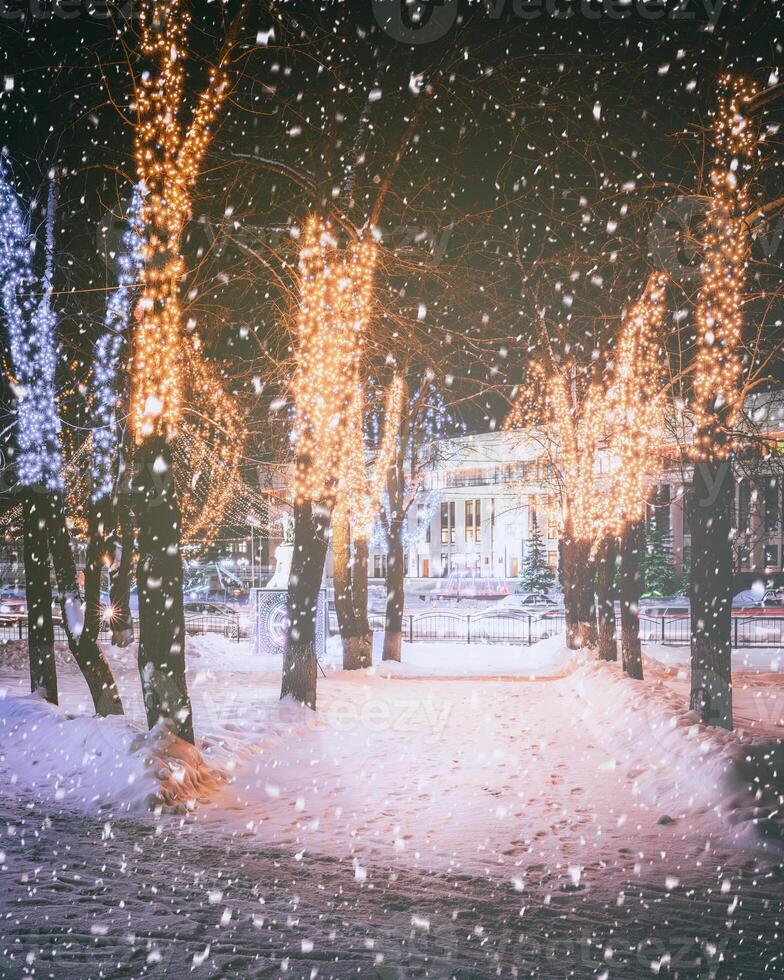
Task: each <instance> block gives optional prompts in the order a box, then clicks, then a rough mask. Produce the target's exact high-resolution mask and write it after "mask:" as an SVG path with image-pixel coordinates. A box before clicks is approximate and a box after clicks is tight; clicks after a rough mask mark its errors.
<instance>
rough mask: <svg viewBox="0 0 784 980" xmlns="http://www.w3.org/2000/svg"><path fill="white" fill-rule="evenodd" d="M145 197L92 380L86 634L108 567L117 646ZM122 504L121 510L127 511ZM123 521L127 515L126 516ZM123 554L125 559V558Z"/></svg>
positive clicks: (124, 633)
mask: <svg viewBox="0 0 784 980" xmlns="http://www.w3.org/2000/svg"><path fill="white" fill-rule="evenodd" d="M141 209H142V193H141V188H140V187H139V186H138V185H137V186H136V187H134V189H133V193H132V197H131V203H130V207H129V209H128V216H127V226H126V228H125V230H124V232H123V234H122V240H121V245H122V249H121V251H120V253H119V255H118V256H117V265H118V274H117V286H116V288H114V289H111V290H110V291H109V294H108V299H107V302H106V312H105V315H104V322H103V325H102V329H101V333H100V335H99V337H98V341H97V343H96V345H95V355H94V359H93V369H92V377H91V379H90V388H89V393H90V409H91V418H92V422H93V427H92V433H91V445H90V488H89V505H88V510H87V555H86V561H85V570H84V595H85V617H84V618H85V627H84V628H85V634H86V635H87V636H91V637H92V638H93V639H94V640H97V638H98V631H99V628H100V625H101V618H102V608H101V569H102V567H103V565H104V563H107V564H108V566H109V577H110V583H111V604H110V611H109V625H110V627H111V630H112V640H113V642H114V643H115V644H116V645H119V646H127V645H128V644H129V643H130V642H131V641H132V640H133V619H132V617H131V611H130V592H129V588H128V587H127V586H129V585H130V552H131V551H132V537H133V534H132V532H129V533H127V534H126V535H124V536H119V535H118V534H117V533H116V531H117V526H116V525H117V523H118V516H117V507H116V504H117V502H118V496H119V492H120V477H121V472H120V470H121V462H120V426H119V420H118V412H119V410H120V408H121V404H122V402H121V396H120V392H121V388H122V387H123V385H122V381H123V380H124V372H123V371H122V368H121V363H122V354H123V352H124V351H125V350H127V349H128V347H129V339H130V336H129V335H130V324H131V318H132V316H133V310H134V307H135V304H136V300H137V298H138V285H139V279H140V277H141V269H142V247H143V238H142V227H141ZM126 509H127V506H126V505H125V504H124V503H123V504H122V505H121V506H120V510H121V511H122V510H126ZM123 519H125V518H124V515H123ZM124 552H125V553H124Z"/></svg>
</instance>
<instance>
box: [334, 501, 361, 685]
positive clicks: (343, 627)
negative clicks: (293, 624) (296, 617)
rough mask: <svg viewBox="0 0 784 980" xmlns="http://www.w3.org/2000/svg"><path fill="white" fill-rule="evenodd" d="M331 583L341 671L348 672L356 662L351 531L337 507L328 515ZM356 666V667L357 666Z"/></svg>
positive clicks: (346, 513)
mask: <svg viewBox="0 0 784 980" xmlns="http://www.w3.org/2000/svg"><path fill="white" fill-rule="evenodd" d="M332 563H333V569H332V582H333V585H334V587H335V612H336V613H337V617H338V629H339V631H340V641H341V644H342V646H343V669H344V670H352V669H353V667H354V665H355V663H356V660H357V659H358V648H359V630H358V627H357V622H356V617H355V615H354V601H353V597H352V577H351V532H350V530H349V521H348V512H347V510H346V508H345V507H337V508H336V509H335V512H334V513H333V515H332ZM357 666H358V665H357Z"/></svg>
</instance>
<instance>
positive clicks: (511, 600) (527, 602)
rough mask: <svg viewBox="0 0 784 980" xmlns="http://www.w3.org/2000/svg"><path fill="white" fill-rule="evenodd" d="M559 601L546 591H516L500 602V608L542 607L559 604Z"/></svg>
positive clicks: (531, 608)
mask: <svg viewBox="0 0 784 980" xmlns="http://www.w3.org/2000/svg"><path fill="white" fill-rule="evenodd" d="M557 605H558V603H557V602H556V600H555V599H553V598H552V597H551V596H549V595H546V594H545V593H544V592H516V593H514V595H508V596H506V597H505V598H504V599H501V600H500V602H499V603H498V608H499V609H530V610H534V609H542V608H547V607H551V608H552V607H553V606H557Z"/></svg>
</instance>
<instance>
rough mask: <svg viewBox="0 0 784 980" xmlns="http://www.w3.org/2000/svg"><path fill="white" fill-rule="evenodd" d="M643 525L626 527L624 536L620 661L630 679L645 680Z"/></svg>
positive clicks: (622, 545)
mask: <svg viewBox="0 0 784 980" xmlns="http://www.w3.org/2000/svg"><path fill="white" fill-rule="evenodd" d="M641 548H642V523H641V522H640V521H635V522H634V523H631V524H627V525H626V526H625V527H624V529H623V534H622V535H621V660H622V664H623V671H624V673H625V674H628V675H629V677H633V678H635V679H636V680H640V681H641V680H642V679H643V676H642V647H641V646H640V592H641V590H642V581H641V575H640V551H641Z"/></svg>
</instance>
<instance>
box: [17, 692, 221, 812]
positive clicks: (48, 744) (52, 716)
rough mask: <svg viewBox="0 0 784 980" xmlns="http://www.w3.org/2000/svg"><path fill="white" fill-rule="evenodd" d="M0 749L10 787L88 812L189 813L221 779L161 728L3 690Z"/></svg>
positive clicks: (193, 750)
mask: <svg viewBox="0 0 784 980" xmlns="http://www.w3.org/2000/svg"><path fill="white" fill-rule="evenodd" d="M0 744H2V756H1V758H2V760H3V762H4V763H5V765H6V766H8V767H9V769H10V778H9V782H10V784H11V786H17V785H18V786H20V787H21V788H22V789H23V790H26V791H28V792H32V793H34V794H35V795H36V796H41V797H43V798H45V799H47V798H48V799H51V800H53V801H55V802H63V803H64V804H65V805H66V806H71V807H74V808H76V809H81V810H87V811H88V812H90V813H100V812H101V811H110V812H118V811H119V812H130V811H140V810H145V809H146V810H149V809H154V808H156V807H162V806H167V807H174V808H176V809H177V810H180V811H182V812H185V808H186V806H190V805H193V803H194V802H196V801H197V800H199V799H202V800H204V801H206V799H207V796H208V794H209V793H211V792H214V790H215V788H216V786H217V780H218V778H219V777H218V775H217V774H216V773H214V772H212V771H211V770H210V769H209V767H208V766H207V765H206V764H205V762H204V760H203V759H202V757H201V755H200V754H199V752H198V751H197V750H196V749H195V748H194V747H193V746H192V745H189V744H188V743H187V742H183V741H182V740H181V739H179V738H176V737H175V736H174V735H172V734H171V733H170V732H168V731H166V730H164V729H162V728H158V729H155V730H153V731H151V732H148V731H145V730H143V729H141V728H140V727H139V726H135V725H133V724H129V723H128V722H127V721H126V719H125V718H122V717H118V716H114V717H111V718H97V717H87V716H85V715H81V714H80V715H75V714H73V713H70V712H68V711H64V710H63V709H62V708H59V707H57V706H56V705H52V704H49V703H48V702H46V701H44V700H43V699H42V698H41V697H40V696H39V695H36V694H28V695H27V696H26V697H19V696H18V695H16V694H12V693H10V692H9V691H8V689H7V688H4V687H0ZM9 763H10V765H9Z"/></svg>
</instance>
